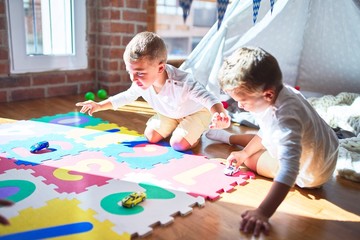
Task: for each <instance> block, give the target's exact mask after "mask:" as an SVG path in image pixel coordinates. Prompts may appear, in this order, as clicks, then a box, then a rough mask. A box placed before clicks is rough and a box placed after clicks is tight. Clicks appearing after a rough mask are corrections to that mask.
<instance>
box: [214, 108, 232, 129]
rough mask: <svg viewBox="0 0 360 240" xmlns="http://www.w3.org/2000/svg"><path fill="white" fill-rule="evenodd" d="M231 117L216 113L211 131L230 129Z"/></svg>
mask: <svg viewBox="0 0 360 240" xmlns="http://www.w3.org/2000/svg"><path fill="white" fill-rule="evenodd" d="M230 123H231V121H230V117H229V116H228V115H227V114H226V113H224V112H221V113H218V112H216V113H214V115H213V117H212V119H211V124H210V126H209V127H210V128H211V129H223V128H228V127H229V126H230Z"/></svg>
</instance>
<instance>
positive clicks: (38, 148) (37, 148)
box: [30, 141, 49, 153]
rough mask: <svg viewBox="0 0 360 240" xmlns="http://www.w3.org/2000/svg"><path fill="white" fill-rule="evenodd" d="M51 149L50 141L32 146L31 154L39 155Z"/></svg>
mask: <svg viewBox="0 0 360 240" xmlns="http://www.w3.org/2000/svg"><path fill="white" fill-rule="evenodd" d="M48 147H49V142H48V141H41V142H38V143H35V144H34V145H32V146H31V147H30V152H31V153H37V152H39V151H41V150H42V149H45V148H48Z"/></svg>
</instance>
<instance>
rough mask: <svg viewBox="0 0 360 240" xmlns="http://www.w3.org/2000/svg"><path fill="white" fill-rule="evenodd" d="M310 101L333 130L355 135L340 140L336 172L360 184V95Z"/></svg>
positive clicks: (340, 94) (351, 94)
mask: <svg viewBox="0 0 360 240" xmlns="http://www.w3.org/2000/svg"><path fill="white" fill-rule="evenodd" d="M308 101H309V103H310V104H311V105H312V106H313V107H314V108H315V109H316V111H317V112H318V113H319V114H320V116H321V117H322V118H323V119H324V120H325V121H326V122H327V123H328V124H329V125H330V126H331V127H332V128H334V129H336V128H337V129H343V130H344V131H347V132H351V133H353V134H354V136H353V137H350V138H343V139H339V145H340V146H339V156H338V161H337V165H336V172H337V174H338V175H339V176H341V177H344V178H346V179H348V180H352V181H355V182H360V94H357V93H347V92H342V93H339V94H338V95H336V96H332V95H325V96H322V97H319V98H315V97H314V98H309V99H308Z"/></svg>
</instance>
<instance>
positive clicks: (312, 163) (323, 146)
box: [254, 86, 339, 187]
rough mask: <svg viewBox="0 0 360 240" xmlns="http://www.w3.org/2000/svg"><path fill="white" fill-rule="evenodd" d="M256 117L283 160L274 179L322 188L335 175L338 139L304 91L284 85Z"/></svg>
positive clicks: (265, 140)
mask: <svg viewBox="0 0 360 240" xmlns="http://www.w3.org/2000/svg"><path fill="white" fill-rule="evenodd" d="M254 116H255V118H256V119H257V122H258V123H259V126H260V130H259V132H258V135H259V136H260V137H261V138H262V144H263V145H264V147H265V148H266V149H267V150H268V152H269V153H270V154H271V155H272V156H273V157H275V158H277V159H278V160H279V161H280V164H279V166H280V168H279V171H278V174H277V176H276V177H275V178H274V181H277V182H281V183H284V184H287V185H289V186H292V185H294V183H296V184H297V185H298V186H299V187H318V186H320V185H322V184H324V183H325V182H326V181H327V180H328V179H329V178H330V177H331V176H332V174H333V171H334V169H335V166H336V161H337V153H338V146H339V143H338V138H337V136H336V134H335V132H334V131H333V130H332V129H331V128H330V126H328V124H327V123H326V122H325V121H324V120H323V119H322V118H321V117H320V116H319V114H318V113H317V112H316V110H315V109H314V108H313V107H312V106H311V105H310V104H309V103H308V101H307V100H306V99H305V98H304V97H303V96H302V95H301V93H300V92H298V91H297V90H295V89H294V88H292V87H289V86H284V87H283V89H282V90H281V91H280V93H279V95H278V97H277V99H276V101H275V104H274V105H273V106H271V107H269V108H268V109H267V110H266V111H264V112H262V113H260V114H258V113H256V114H254Z"/></svg>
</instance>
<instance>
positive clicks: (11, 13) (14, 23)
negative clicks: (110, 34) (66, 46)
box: [6, 0, 88, 73]
mask: <svg viewBox="0 0 360 240" xmlns="http://www.w3.org/2000/svg"><path fill="white" fill-rule="evenodd" d="M6 4H7V6H6V10H7V16H8V36H9V54H10V72H11V73H29V72H45V71H56V70H58V71H64V70H78V69H86V68H87V67H88V60H87V42H86V0H75V1H74V21H75V22H74V26H75V31H74V37H75V41H74V43H75V54H72V55H61V56H55V55H27V54H26V36H25V21H24V18H25V12H24V7H23V1H22V0H7V1H6Z"/></svg>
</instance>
